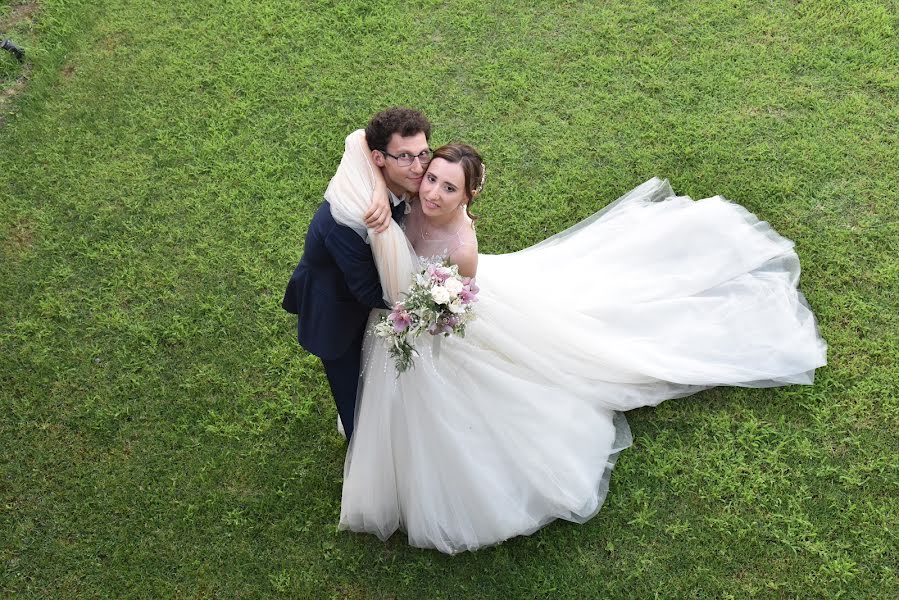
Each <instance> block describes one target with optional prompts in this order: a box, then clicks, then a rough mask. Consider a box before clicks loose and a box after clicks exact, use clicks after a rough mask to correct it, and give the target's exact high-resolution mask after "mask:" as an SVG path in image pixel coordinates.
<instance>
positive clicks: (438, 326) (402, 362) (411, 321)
mask: <svg viewBox="0 0 899 600" xmlns="http://www.w3.org/2000/svg"><path fill="white" fill-rule="evenodd" d="M478 291H479V289H478V286H477V284H476V283H475V282H474V280H473V279H471V278H470V277H462V276H460V275H459V267H457V266H456V265H451V264H449V263H448V262H445V261H444V262H442V263H430V264H427V265H426V266H425V268H423V269H422V270H421V271H420V272H418V273H416V275H415V277H414V278H413V280H412V286H411V287H410V288H409V291H408V292H406V294H405V296H406V299H405V300H403V301H402V302H397V303H396V305H395V306H394V307H393V310H391V311H390V313H388V314H386V315H384V316H383V317H381V320H380V321H379V322H378V324H377V325H375V334H376V335H378V336H379V337H382V338H384V339H385V340H386V341H387V343H388V344H389V345H390V348H389V350H388V352H389V353H390V356H392V357H393V359H394V361H395V362H396V370H397V371H399V372H400V373H402V372H403V371H405V370H407V369H408V368H409V367H412V366H414V364H413V358H412V355H413V353H414V354H417V353H418V351H417V350H415V348H413V346H412V342H413V341H414V340H415V338H416V337H418V336H419V335H421V334H422V333H424V332H426V331H427V332H428V333H430V334H431V335H441V334H442V335H444V336H448V335H450V334H451V333H453V334H456V335H459V336H464V335H465V324H466V323H467V322H469V321H471V320H472V319H473V318H474V314H472V312H471V308H472V304H474V303H475V302H477V301H478V298H477V294H478Z"/></svg>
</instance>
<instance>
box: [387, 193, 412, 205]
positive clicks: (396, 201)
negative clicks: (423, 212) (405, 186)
mask: <svg viewBox="0 0 899 600" xmlns="http://www.w3.org/2000/svg"><path fill="white" fill-rule="evenodd" d="M406 196H407V195H406V194H403V195H402V196H401V197H398V196H397V195H396V194H394V193H393V192H391V191H390V190H389V189H388V190H387V197H388V198H390V204H392V205H393V206H399V203H400V202H403V201H404V200H406Z"/></svg>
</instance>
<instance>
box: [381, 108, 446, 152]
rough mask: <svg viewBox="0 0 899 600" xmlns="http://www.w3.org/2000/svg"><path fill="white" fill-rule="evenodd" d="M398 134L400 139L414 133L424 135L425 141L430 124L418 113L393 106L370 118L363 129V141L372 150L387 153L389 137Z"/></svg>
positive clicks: (428, 137)
mask: <svg viewBox="0 0 899 600" xmlns="http://www.w3.org/2000/svg"><path fill="white" fill-rule="evenodd" d="M394 133H398V134H399V135H400V137H409V136H412V135H415V134H416V133H424V134H425V138H426V139H430V138H431V122H430V121H428V119H427V117H425V116H424V115H423V114H421V113H420V112H419V111H417V110H414V109H411V108H402V107H399V106H394V107H392V108H387V109H385V110H382V111H381V112H379V113H378V114H376V115H375V116H373V117H372V118H371V121H369V123H368V127H366V128H365V141H366V143H368V147H369V148H371V149H372V150H380V151H382V152H387V143H388V142H389V141H390V136H392V135H393V134H394Z"/></svg>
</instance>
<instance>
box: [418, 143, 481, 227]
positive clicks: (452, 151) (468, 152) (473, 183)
mask: <svg viewBox="0 0 899 600" xmlns="http://www.w3.org/2000/svg"><path fill="white" fill-rule="evenodd" d="M434 158H442V159H443V160H445V161H446V162H451V163H458V164H461V165H462V172H463V173H464V174H465V198H466V200H467V202H466V204H465V212H466V213H467V214H468V218H469V219H471V220H472V221H476V220H477V219H478V217H476V216H475V215H473V214H471V203H472V202H474V199H475V198H477V197H478V196H479V195H480V193H481V190H483V189H484V180H485V179H486V176H487V167H485V166H484V161H483V160H482V159H481V155H480V154H478V151H477V150H475V149H474V148H472V147H471V146H469V145H468V144H446V145H445V146H441V147H439V148H437V149H436V150H434V156H433V158H432V159H431V160H434Z"/></svg>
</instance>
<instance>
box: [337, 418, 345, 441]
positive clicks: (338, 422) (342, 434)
mask: <svg viewBox="0 0 899 600" xmlns="http://www.w3.org/2000/svg"><path fill="white" fill-rule="evenodd" d="M337 433H339V434H340V435H341V436H342V437H343V439H346V432H345V431H344V430H343V423H342V422H341V421H340V415H337Z"/></svg>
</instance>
